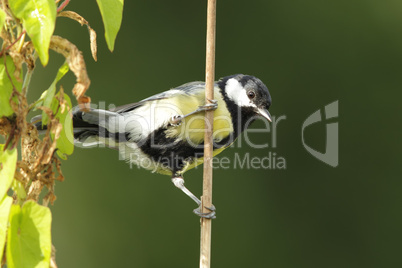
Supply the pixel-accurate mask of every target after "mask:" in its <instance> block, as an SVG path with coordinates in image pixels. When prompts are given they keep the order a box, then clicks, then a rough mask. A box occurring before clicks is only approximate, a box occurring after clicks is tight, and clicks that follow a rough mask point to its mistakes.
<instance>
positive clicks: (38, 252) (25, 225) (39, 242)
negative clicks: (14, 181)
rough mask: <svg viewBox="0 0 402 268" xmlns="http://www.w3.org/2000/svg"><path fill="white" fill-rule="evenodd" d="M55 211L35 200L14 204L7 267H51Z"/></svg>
mask: <svg viewBox="0 0 402 268" xmlns="http://www.w3.org/2000/svg"><path fill="white" fill-rule="evenodd" d="M51 221H52V215H51V213H50V210H49V208H47V207H44V206H40V205H38V204H37V203H35V202H34V201H27V202H26V203H25V204H24V206H23V207H22V209H21V207H20V206H19V205H12V206H11V212H10V227H9V229H8V237H7V249H6V253H7V267H9V268H17V267H18V268H32V267H35V268H38V267H43V268H45V267H46V268H49V265H50V254H51V250H52V240H51V233H50V229H51Z"/></svg>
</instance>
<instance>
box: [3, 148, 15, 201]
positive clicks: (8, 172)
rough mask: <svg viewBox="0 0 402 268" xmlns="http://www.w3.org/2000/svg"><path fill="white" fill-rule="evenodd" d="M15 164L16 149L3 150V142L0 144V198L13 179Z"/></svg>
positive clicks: (5, 192)
mask: <svg viewBox="0 0 402 268" xmlns="http://www.w3.org/2000/svg"><path fill="white" fill-rule="evenodd" d="M16 165H17V150H16V149H15V148H14V149H12V150H5V151H4V144H0V200H2V199H3V197H4V196H5V195H6V194H7V191H8V189H9V188H10V186H11V183H12V182H13V179H14V173H15V168H16Z"/></svg>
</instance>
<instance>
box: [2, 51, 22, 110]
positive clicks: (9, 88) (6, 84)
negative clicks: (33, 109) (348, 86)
mask: <svg viewBox="0 0 402 268" xmlns="http://www.w3.org/2000/svg"><path fill="white" fill-rule="evenodd" d="M5 66H6V67H7V71H8V74H7V71H6V68H5ZM14 71H15V65H14V62H13V60H12V59H11V58H10V57H7V58H6V65H4V59H3V58H1V59H0V90H1V91H0V92H1V93H0V117H3V116H10V115H12V114H13V113H14V111H13V109H11V105H10V98H11V95H12V93H13V85H14V86H15V89H16V90H17V91H18V92H21V88H22V82H21V81H22V72H21V75H20V77H19V78H18V79H19V81H18V80H17V78H15V77H14ZM8 75H10V77H11V80H10V78H9V76H8ZM13 101H15V102H17V97H13Z"/></svg>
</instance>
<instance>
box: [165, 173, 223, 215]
mask: <svg viewBox="0 0 402 268" xmlns="http://www.w3.org/2000/svg"><path fill="white" fill-rule="evenodd" d="M172 182H173V184H174V186H176V187H177V188H179V189H180V190H182V191H183V193H185V194H186V195H188V196H189V197H190V198H191V199H193V200H194V202H196V203H197V205H198V208H196V209H194V210H193V212H194V213H195V214H196V215H198V216H200V217H203V218H208V219H215V218H216V216H215V214H216V213H215V206H214V205H212V207H205V208H207V209H209V210H210V211H211V212H207V213H202V212H201V200H200V199H198V198H197V197H196V196H195V195H194V194H193V193H192V192H190V191H189V190H188V189H187V188H186V187H185V186H184V179H183V178H182V177H173V178H172Z"/></svg>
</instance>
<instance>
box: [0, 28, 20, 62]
mask: <svg viewBox="0 0 402 268" xmlns="http://www.w3.org/2000/svg"><path fill="white" fill-rule="evenodd" d="M26 32H27V31H26V30H23V31H22V33H21V34H20V35H19V36H18V38H17V39H15V40H14V42H12V43H11V44H10V45H9V46H7V47H6V48H5V49H3V51H1V52H0V57H1V56H3V53H4V51H7V50H9V49H10V48H11V47H12V46H14V45H15V44H16V43H17V42H18V41H19V40H20V39H21V37H22V36H23V35H25V33H26Z"/></svg>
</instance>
